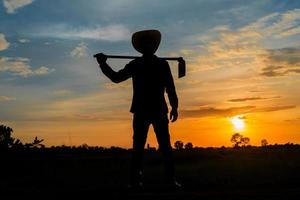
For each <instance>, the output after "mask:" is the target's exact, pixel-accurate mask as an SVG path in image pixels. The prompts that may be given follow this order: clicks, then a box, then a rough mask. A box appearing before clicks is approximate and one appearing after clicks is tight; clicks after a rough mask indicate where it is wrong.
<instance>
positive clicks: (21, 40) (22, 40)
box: [19, 38, 30, 43]
mask: <svg viewBox="0 0 300 200" xmlns="http://www.w3.org/2000/svg"><path fill="white" fill-rule="evenodd" d="M19 42H20V43H29V42H30V40H28V39H24V38H22V39H19Z"/></svg>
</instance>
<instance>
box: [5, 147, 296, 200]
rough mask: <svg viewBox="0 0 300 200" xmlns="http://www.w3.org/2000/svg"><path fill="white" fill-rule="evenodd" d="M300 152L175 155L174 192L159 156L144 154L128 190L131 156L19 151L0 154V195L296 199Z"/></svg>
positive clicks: (259, 150) (274, 149) (241, 150)
mask: <svg viewBox="0 0 300 200" xmlns="http://www.w3.org/2000/svg"><path fill="white" fill-rule="evenodd" d="M299 155H300V147H298V146H297V145H295V146H277V147H267V148H257V147H247V148H239V149H233V148H217V149H215V148H207V149H192V150H180V151H174V156H175V161H176V172H177V177H178V180H180V182H182V184H183V185H184V187H183V188H182V189H181V190H179V191H174V190H170V189H168V188H167V187H166V186H165V185H164V184H163V178H164V173H163V166H162V162H161V161H162V160H161V155H160V153H159V152H153V151H146V152H145V158H144V182H145V189H143V190H142V191H128V190H127V188H126V185H127V183H128V172H129V167H130V166H129V162H130V151H127V150H120V149H119V150H88V149H86V150H80V151H79V150H78V149H77V150H76V149H75V150H71V149H67V150H66V149H50V148H45V149H23V150H13V149H12V150H8V151H6V152H2V153H1V154H0V159H1V167H0V170H1V179H0V190H1V192H2V194H3V195H21V194H22V195H25V196H26V195H29V196H31V195H36V196H41V197H51V198H52V199H53V198H55V197H56V196H61V195H66V196H68V197H79V196H83V197H87V196H91V198H92V195H96V196H98V197H99V198H98V199H101V198H104V199H124V198H125V197H126V198H130V199H252V200H253V199H290V198H296V197H297V196H298V195H300V171H299V169H300V156H299Z"/></svg>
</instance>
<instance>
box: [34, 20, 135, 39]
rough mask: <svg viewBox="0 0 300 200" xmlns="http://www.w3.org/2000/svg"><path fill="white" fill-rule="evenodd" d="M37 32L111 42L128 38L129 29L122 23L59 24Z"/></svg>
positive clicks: (45, 34)
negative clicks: (88, 25)
mask: <svg viewBox="0 0 300 200" xmlns="http://www.w3.org/2000/svg"><path fill="white" fill-rule="evenodd" d="M34 34H35V33H34ZM37 34H38V35H41V36H47V37H54V38H63V39H94V40H104V41H111V42H116V41H122V40H128V38H130V31H129V29H128V28H127V27H125V26H124V25H118V24H117V25H108V26H94V27H70V26H67V25H64V24H60V25H55V26H52V27H50V28H45V29H44V31H43V32H39V33H37Z"/></svg>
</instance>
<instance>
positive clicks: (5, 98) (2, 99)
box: [0, 96, 16, 102]
mask: <svg viewBox="0 0 300 200" xmlns="http://www.w3.org/2000/svg"><path fill="white" fill-rule="evenodd" d="M15 100H16V97H8V96H0V102H1V101H15Z"/></svg>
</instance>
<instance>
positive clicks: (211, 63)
mask: <svg viewBox="0 0 300 200" xmlns="http://www.w3.org/2000/svg"><path fill="white" fill-rule="evenodd" d="M299 26H300V9H294V10H290V11H287V12H284V13H272V14H270V15H267V16H264V17H262V18H260V19H258V20H256V21H254V22H253V23H249V24H248V25H245V26H243V27H240V28H237V29H233V28H231V27H229V26H216V27H214V28H213V29H210V30H208V31H207V32H206V33H205V34H202V35H200V36H195V38H194V39H196V40H198V41H199V42H200V43H201V49H200V51H201V52H202V53H201V55H198V56H195V55H192V54H191V55H190V56H192V58H191V60H192V63H190V69H191V68H192V71H199V70H207V69H218V68H224V69H225V68H233V67H236V68H240V69H249V70H252V71H253V72H254V73H255V74H254V73H253V74H251V73H248V76H249V77H251V76H253V75H256V74H257V73H258V74H260V75H262V76H267V77H274V76H284V75H289V74H292V73H298V72H299V70H298V69H299V65H300V49H299V48H297V47H298V46H295V45H297V44H299V43H295V36H297V37H299V36H300V32H299V31H298V30H299ZM287 41H289V43H290V44H291V45H294V47H290V48H279V46H280V45H282V46H287V44H286V43H287ZM273 44H276V46H275V45H274V49H270V47H269V48H266V47H265V46H267V45H269V46H273ZM279 67H280V69H279ZM275 68H276V69H275Z"/></svg>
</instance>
